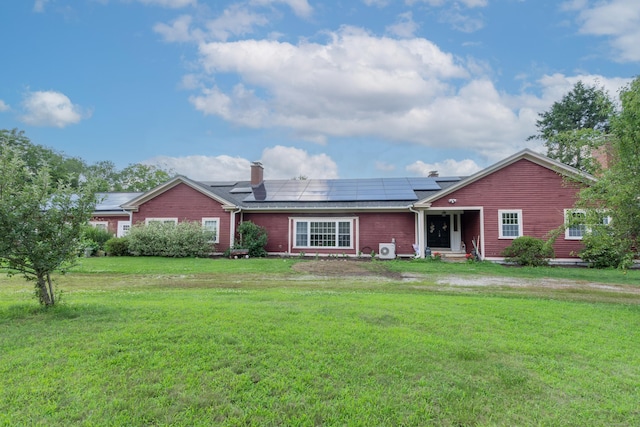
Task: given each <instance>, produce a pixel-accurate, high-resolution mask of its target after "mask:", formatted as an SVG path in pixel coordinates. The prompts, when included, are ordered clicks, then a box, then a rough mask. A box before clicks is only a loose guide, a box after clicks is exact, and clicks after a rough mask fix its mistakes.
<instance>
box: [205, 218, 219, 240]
mask: <svg viewBox="0 0 640 427" xmlns="http://www.w3.org/2000/svg"><path fill="white" fill-rule="evenodd" d="M202 228H204V229H205V230H207V231H213V233H214V235H215V237H214V239H213V243H219V242H220V239H219V236H220V218H202Z"/></svg>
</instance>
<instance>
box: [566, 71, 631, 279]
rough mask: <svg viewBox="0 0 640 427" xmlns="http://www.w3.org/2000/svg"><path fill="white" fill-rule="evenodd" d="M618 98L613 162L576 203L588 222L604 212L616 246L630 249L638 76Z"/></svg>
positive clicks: (614, 122)
mask: <svg viewBox="0 0 640 427" xmlns="http://www.w3.org/2000/svg"><path fill="white" fill-rule="evenodd" d="M620 100H621V107H622V108H621V110H620V112H619V113H618V114H617V115H616V116H614V117H613V119H612V120H611V133H612V136H613V138H612V139H611V143H612V151H613V157H614V158H613V162H612V164H611V166H610V167H609V168H608V169H607V170H605V171H603V174H602V176H601V178H600V179H599V180H598V182H596V183H595V184H594V185H592V186H590V187H589V188H586V189H584V190H582V191H581V193H580V200H579V203H578V206H580V207H583V208H586V212H587V218H586V221H587V223H588V224H599V223H600V222H601V218H602V216H603V212H606V214H607V215H608V216H609V217H610V218H611V221H610V224H609V227H611V230H612V238H613V239H615V241H616V242H617V243H616V244H615V246H616V247H617V248H618V250H619V251H622V252H627V253H629V252H632V251H636V252H637V251H638V248H639V247H640V77H637V78H636V79H635V80H633V81H632V82H631V83H630V84H629V85H628V86H627V87H625V88H624V89H623V90H622V91H621V92H620ZM623 259H624V258H623ZM619 267H625V264H620V265H619Z"/></svg>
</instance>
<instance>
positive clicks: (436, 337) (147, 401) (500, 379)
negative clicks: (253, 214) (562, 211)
mask: <svg viewBox="0 0 640 427" xmlns="http://www.w3.org/2000/svg"><path fill="white" fill-rule="evenodd" d="M296 262H298V260H296V259H268V260H258V259H255V260H254V259H250V260H222V259H218V260H206V259H203V260H194V259H186V260H175V259H153V258H152V259H140V258H138V259H136V258H95V259H83V260H81V264H80V265H78V266H77V267H76V268H75V269H74V271H72V272H71V273H69V274H68V275H66V276H63V277H59V278H58V279H57V280H58V282H59V286H60V290H62V291H63V294H62V304H61V305H60V306H58V307H56V308H54V309H52V310H41V309H39V308H38V307H37V302H36V301H35V300H34V299H33V298H32V297H31V287H30V286H31V284H25V283H24V282H23V281H22V280H21V279H20V278H18V277H13V278H5V277H0V425H9V426H13V425H42V426H68V425H91V426H94V425H97V426H102V425H113V426H122V425H135V426H138V425H145V426H147V425H176V426H183V425H189V426H190V425H202V426H206V425H228V426H236V425H260V426H262V425H300V426H307V425H340V426H342V425H356V426H374V425H389V426H397V425H445V426H471V425H508V426H513V425H558V426H567V425H575V426H585V425H589V426H599V425H600V426H611V425H625V426H626V425H640V409H638V408H639V407H638V402H639V401H640V328H638V325H640V304H639V303H640V295H638V294H630V295H627V297H626V298H623V299H622V300H621V301H622V302H617V303H611V302H609V301H610V298H609V293H608V291H606V289H605V290H602V291H601V290H592V291H581V292H576V293H575V298H573V297H572V295H573V294H572V293H571V292H564V293H562V294H558V293H554V292H551V291H549V293H547V294H541V293H540V292H534V291H529V290H528V288H525V289H523V290H519V291H518V292H517V293H514V292H513V290H508V289H502V288H501V287H499V286H496V287H485V288H474V289H472V290H469V289H466V288H456V287H445V288H443V287H442V286H436V285H435V280H436V278H438V277H443V276H445V275H463V276H465V275H466V276H472V277H475V276H480V275H482V276H487V275H488V276H490V277H506V276H508V275H512V276H518V277H530V278H534V279H536V280H544V278H551V277H553V278H555V279H556V280H562V279H567V280H568V279H575V280H584V281H587V282H594V281H598V282H605V283H613V284H615V283H620V284H622V285H623V286H626V287H629V288H632V287H634V286H637V287H640V280H639V279H640V276H638V275H637V273H638V272H637V271H632V272H629V273H627V274H623V273H621V272H618V271H609V272H599V271H594V270H581V269H553V268H549V269H538V270H536V269H533V270H531V271H528V270H526V269H515V268H505V267H499V266H494V265H485V264H456V265H453V264H444V263H429V262H390V263H380V262H378V263H370V265H371V267H372V268H374V269H375V270H385V271H386V270H390V271H409V272H412V273H420V274H423V276H420V277H419V278H418V279H416V280H413V281H411V282H406V281H402V280H401V279H394V278H393V276H391V278H389V277H386V278H382V277H331V278H326V279H322V278H317V277H311V276H309V275H307V274H302V273H297V272H295V271H293V270H292V269H291V267H292V265H293V264H294V263H296ZM566 275H569V277H564V276H566ZM585 292H587V293H589V298H588V299H587V300H585Z"/></svg>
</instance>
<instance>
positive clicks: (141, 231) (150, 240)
mask: <svg viewBox="0 0 640 427" xmlns="http://www.w3.org/2000/svg"><path fill="white" fill-rule="evenodd" d="M127 238H128V240H129V252H130V253H131V255H134V256H163V257H172V258H186V257H203V256H208V255H210V254H211V253H212V252H213V251H214V244H213V241H214V239H215V233H213V232H211V231H208V230H205V229H204V228H202V225H200V224H199V223H197V222H190V221H185V222H180V223H178V224H170V223H168V224H164V223H156V222H154V223H150V224H148V225H144V224H138V225H135V226H133V227H131V229H130V230H129V233H128V234H127Z"/></svg>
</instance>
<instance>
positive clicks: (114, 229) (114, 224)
mask: <svg viewBox="0 0 640 427" xmlns="http://www.w3.org/2000/svg"><path fill="white" fill-rule="evenodd" d="M91 221H99V222H105V221H106V222H108V223H109V224H108V225H107V231H109V233H111V234H113V235H114V236H115V235H117V234H118V221H129V215H122V216H99V215H97V216H93V217H91Z"/></svg>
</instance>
